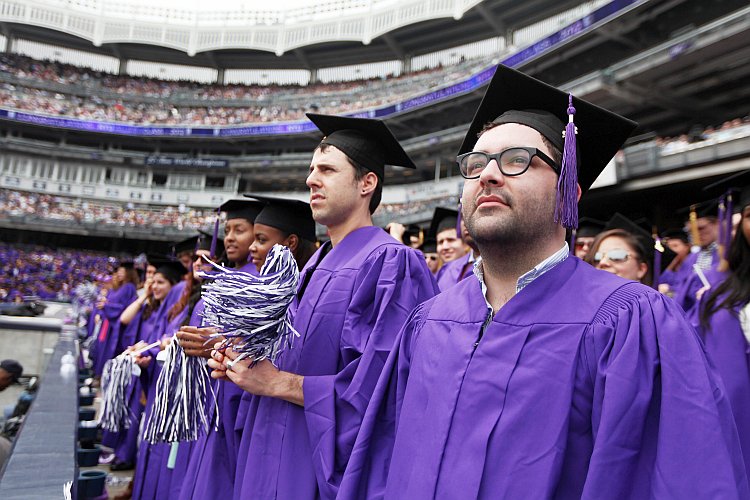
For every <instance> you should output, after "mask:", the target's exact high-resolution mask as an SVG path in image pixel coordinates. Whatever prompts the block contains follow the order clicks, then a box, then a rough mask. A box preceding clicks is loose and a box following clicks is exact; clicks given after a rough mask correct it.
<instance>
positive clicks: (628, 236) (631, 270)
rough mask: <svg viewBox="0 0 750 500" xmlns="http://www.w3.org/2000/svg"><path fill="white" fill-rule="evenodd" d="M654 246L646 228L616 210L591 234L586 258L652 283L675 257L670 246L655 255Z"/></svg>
mask: <svg viewBox="0 0 750 500" xmlns="http://www.w3.org/2000/svg"><path fill="white" fill-rule="evenodd" d="M655 246H656V242H655V241H654V239H653V237H652V236H651V235H650V234H649V233H648V231H646V230H645V229H643V228H642V227H640V226H639V225H638V224H636V223H635V222H633V221H632V220H630V219H628V218H627V217H625V216H624V215H622V214H619V213H616V214H615V215H614V216H613V217H612V218H611V219H610V220H609V221H608V222H607V224H606V225H605V226H604V231H603V232H601V233H599V234H598V235H597V236H596V238H594V241H593V243H592V244H591V247H590V249H589V252H588V255H587V256H586V262H588V263H589V264H591V265H593V266H594V267H596V268H597V269H602V270H604V271H608V272H610V273H612V274H616V275H617V276H620V277H621V278H625V279H628V280H633V281H639V282H641V283H643V284H644V285H648V286H653V280H654V276H656V277H657V278H659V276H660V275H661V273H662V271H664V270H665V269H666V268H667V266H668V265H669V264H670V262H671V261H672V260H673V259H674V258H675V253H674V252H672V250H670V249H669V248H668V247H662V249H661V252H660V254H659V258H658V259H656V258H655V257H656V249H655ZM657 265H658V270H657V268H656V266H657ZM653 288H656V287H655V286H654V287H653Z"/></svg>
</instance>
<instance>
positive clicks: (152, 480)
mask: <svg viewBox="0 0 750 500" xmlns="http://www.w3.org/2000/svg"><path fill="white" fill-rule="evenodd" d="M181 243H182V246H183V247H185V246H188V245H192V247H193V250H192V251H191V252H190V261H191V262H190V272H189V273H188V274H187V275H186V276H185V278H184V283H185V286H184V288H183V290H182V294H181V295H180V297H179V299H178V300H177V302H175V304H174V305H173V306H172V307H171V309H170V310H169V311H168V313H167V319H168V320H169V323H167V326H166V328H165V331H164V336H165V337H166V338H165V344H168V343H169V342H171V341H172V340H173V339H172V336H173V335H174V334H175V333H176V332H178V331H179V330H180V328H181V327H183V326H201V322H202V319H203V318H202V316H201V314H202V311H203V301H202V299H201V284H202V281H203V278H201V276H200V273H201V272H210V270H211V269H210V265H208V264H207V263H206V262H205V260H203V256H206V257H209V258H211V259H212V260H214V259H216V257H217V255H221V254H222V253H223V252H224V246H223V244H222V243H221V242H220V241H217V243H216V244H213V236H212V235H210V234H208V233H204V232H200V234H198V235H196V236H194V237H192V238H190V239H189V241H188V240H186V241H184V242H181ZM212 249H213V250H214V253H215V254H217V255H211V250H212ZM180 263H182V261H180ZM183 347H184V346H183ZM207 404H208V405H209V406H210V407H212V406H213V405H214V404H215V402H214V401H213V399H212V397H210V396H209V401H207ZM208 414H211V411H209V412H208ZM194 444H195V443H194V442H175V443H170V444H165V443H159V444H150V443H146V442H141V447H144V446H148V447H149V458H148V464H147V465H146V467H145V468H144V478H143V484H144V488H143V491H145V490H146V485H147V486H148V489H149V490H150V491H152V492H153V494H152V495H151V496H149V498H150V497H153V498H169V499H177V498H179V496H180V494H181V492H182V486H183V484H184V483H185V477H186V474H187V471H188V467H189V465H190V464H189V461H190V457H191V455H192V448H193V446H194ZM141 496H142V497H143V496H144V495H143V493H142V494H141Z"/></svg>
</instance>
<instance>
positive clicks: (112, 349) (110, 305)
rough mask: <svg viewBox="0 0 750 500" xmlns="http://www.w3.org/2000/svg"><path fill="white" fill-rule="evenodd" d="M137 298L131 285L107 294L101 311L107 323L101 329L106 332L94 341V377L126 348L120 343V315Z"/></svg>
mask: <svg viewBox="0 0 750 500" xmlns="http://www.w3.org/2000/svg"><path fill="white" fill-rule="evenodd" d="M137 298H138V292H137V291H136V289H135V285H133V284H132V283H125V284H124V285H122V286H121V287H120V288H118V289H117V290H111V291H110V292H109V294H107V301H106V303H105V304H104V307H103V308H102V310H101V318H102V320H103V321H105V320H106V322H107V324H106V326H104V325H103V326H102V328H107V330H106V333H102V332H101V331H100V335H99V336H98V337H97V339H96V340H94V342H95V343H96V348H95V349H96V358H95V359H94V366H93V368H94V374H95V375H97V376H101V374H102V370H103V369H104V364H105V363H106V362H107V361H109V360H110V359H112V358H114V357H115V356H117V355H118V354H120V353H121V352H122V351H124V350H125V348H126V347H127V346H123V345H122V343H121V341H120V330H121V328H120V315H121V314H122V312H123V311H124V310H125V309H126V308H127V307H128V306H129V305H130V304H132V303H133V301H134V300H135V299H137Z"/></svg>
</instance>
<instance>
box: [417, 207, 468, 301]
mask: <svg viewBox="0 0 750 500" xmlns="http://www.w3.org/2000/svg"><path fill="white" fill-rule="evenodd" d="M458 219H459V217H458V211H457V210H453V209H452V208H445V207H437V208H435V212H434V213H433V215H432V220H431V221H430V229H429V230H428V233H427V234H429V236H430V237H431V238H434V239H435V241H436V242H437V252H438V255H439V256H440V260H442V261H443V265H442V266H441V267H440V270H439V271H438V272H437V275H436V276H435V279H436V280H437V284H438V288H440V290H444V289H445V288H449V287H451V286H453V285H455V284H456V283H458V282H459V281H461V276H462V275H463V273H462V271H465V270H466V269H467V268H468V269H471V266H470V265H469V258H470V257H471V256H470V249H469V247H468V246H467V245H466V244H465V243H464V241H463V240H462V239H461V233H460V229H459V228H458ZM451 263H455V264H454V265H451Z"/></svg>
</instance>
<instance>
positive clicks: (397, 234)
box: [385, 222, 424, 249]
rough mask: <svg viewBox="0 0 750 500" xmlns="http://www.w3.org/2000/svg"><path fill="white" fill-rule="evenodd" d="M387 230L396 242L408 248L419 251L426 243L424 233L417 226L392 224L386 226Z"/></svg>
mask: <svg viewBox="0 0 750 500" xmlns="http://www.w3.org/2000/svg"><path fill="white" fill-rule="evenodd" d="M385 230H386V231H387V232H388V234H390V235H391V236H393V237H394V238H396V241H400V242H402V243H403V244H404V245H406V246H409V247H412V248H417V249H418V248H419V247H421V246H422V244H423V243H424V232H423V231H422V229H421V228H420V227H419V226H418V225H416V224H409V225H408V226H405V225H403V224H400V223H398V222H391V223H390V224H388V225H387V226H385Z"/></svg>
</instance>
